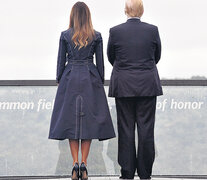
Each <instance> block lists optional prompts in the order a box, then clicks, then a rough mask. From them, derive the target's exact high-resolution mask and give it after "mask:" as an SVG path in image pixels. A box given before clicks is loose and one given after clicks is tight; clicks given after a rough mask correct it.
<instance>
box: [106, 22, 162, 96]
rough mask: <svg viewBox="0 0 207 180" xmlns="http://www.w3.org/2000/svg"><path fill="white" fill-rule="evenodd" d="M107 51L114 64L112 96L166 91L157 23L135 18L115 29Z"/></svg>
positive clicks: (140, 94)
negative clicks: (162, 77) (163, 89)
mask: <svg viewBox="0 0 207 180" xmlns="http://www.w3.org/2000/svg"><path fill="white" fill-rule="evenodd" d="M107 53H108V58H109V61H110V63H111V64H112V65H113V67H114V68H113V72H112V76H111V83H110V88H109V96H110V97H132V96H158V95H162V94H163V92H162V87H161V84H160V79H159V75H158V72H157V67H156V64H157V63H158V61H159V59H160V55H161V42H160V37H159V32H158V28H157V27H156V26H154V25H150V24H147V23H144V22H141V21H140V20H139V19H137V18H131V19H128V20H127V22H126V23H123V24H120V25H118V26H115V27H113V28H111V29H110V37H109V42H108V50H107Z"/></svg>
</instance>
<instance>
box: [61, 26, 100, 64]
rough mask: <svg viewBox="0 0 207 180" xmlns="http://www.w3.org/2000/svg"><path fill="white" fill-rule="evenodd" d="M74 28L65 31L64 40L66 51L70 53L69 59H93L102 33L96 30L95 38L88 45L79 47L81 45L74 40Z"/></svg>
mask: <svg viewBox="0 0 207 180" xmlns="http://www.w3.org/2000/svg"><path fill="white" fill-rule="evenodd" d="M73 34H74V33H73V29H72V28H69V29H67V30H66V31H63V36H62V38H63V40H64V41H65V46H66V52H67V54H68V57H67V60H70V59H72V60H84V59H93V55H94V53H95V52H96V47H97V45H98V43H99V42H100V41H102V39H101V34H100V33H99V32H97V31H95V37H94V39H93V40H92V41H91V42H89V44H88V45H87V46H86V47H82V48H80V49H79V46H76V45H75V43H74V42H73V41H72V36H73Z"/></svg>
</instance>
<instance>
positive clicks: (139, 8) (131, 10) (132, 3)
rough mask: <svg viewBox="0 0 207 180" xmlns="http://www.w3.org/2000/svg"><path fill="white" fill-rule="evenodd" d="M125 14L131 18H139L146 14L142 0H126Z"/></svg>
mask: <svg viewBox="0 0 207 180" xmlns="http://www.w3.org/2000/svg"><path fill="white" fill-rule="evenodd" d="M125 13H126V15H127V16H130V17H139V18H141V16H142V15H143V13H144V6H143V2H142V0H126V3H125Z"/></svg>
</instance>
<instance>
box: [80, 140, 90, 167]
mask: <svg viewBox="0 0 207 180" xmlns="http://www.w3.org/2000/svg"><path fill="white" fill-rule="evenodd" d="M90 146H91V140H81V154H82V160H81V162H84V163H85V165H87V158H88V154H89V151H90Z"/></svg>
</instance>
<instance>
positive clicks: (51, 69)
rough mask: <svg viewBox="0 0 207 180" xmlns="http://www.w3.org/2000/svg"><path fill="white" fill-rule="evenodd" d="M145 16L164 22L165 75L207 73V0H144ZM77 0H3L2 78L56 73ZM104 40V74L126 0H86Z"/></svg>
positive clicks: (0, 21) (46, 76) (45, 76)
mask: <svg viewBox="0 0 207 180" xmlns="http://www.w3.org/2000/svg"><path fill="white" fill-rule="evenodd" d="M143 1H144V6H145V13H144V16H143V17H142V21H145V22H148V23H151V24H155V25H157V26H158V27H159V31H160V36H161V41H162V50H163V51H162V58H161V60H160V62H159V65H158V70H159V74H160V77H161V78H169V79H170V78H190V77H191V76H193V75H200V76H206V77H207V21H206V17H207V11H206V7H207V0H196V1H195V0H143ZM75 2H77V1H74V0H0V79H1V80H8V79H15V80H17V79H55V77H56V64H57V52H58V42H59V36H60V33H61V31H63V30H66V29H67V27H68V24H69V15H70V10H71V7H72V5H73V4H74V3H75ZM84 2H86V3H87V5H88V6H89V8H90V10H91V14H92V20H93V26H94V28H95V29H96V30H97V31H100V32H101V33H102V36H103V41H104V53H105V79H109V78H110V74H111V70H112V67H111V65H110V64H109V63H108V60H107V57H106V45H107V41H108V32H109V28H110V27H112V26H115V25H117V24H120V23H122V22H125V21H126V17H125V14H124V3H125V1H124V0H84Z"/></svg>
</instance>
